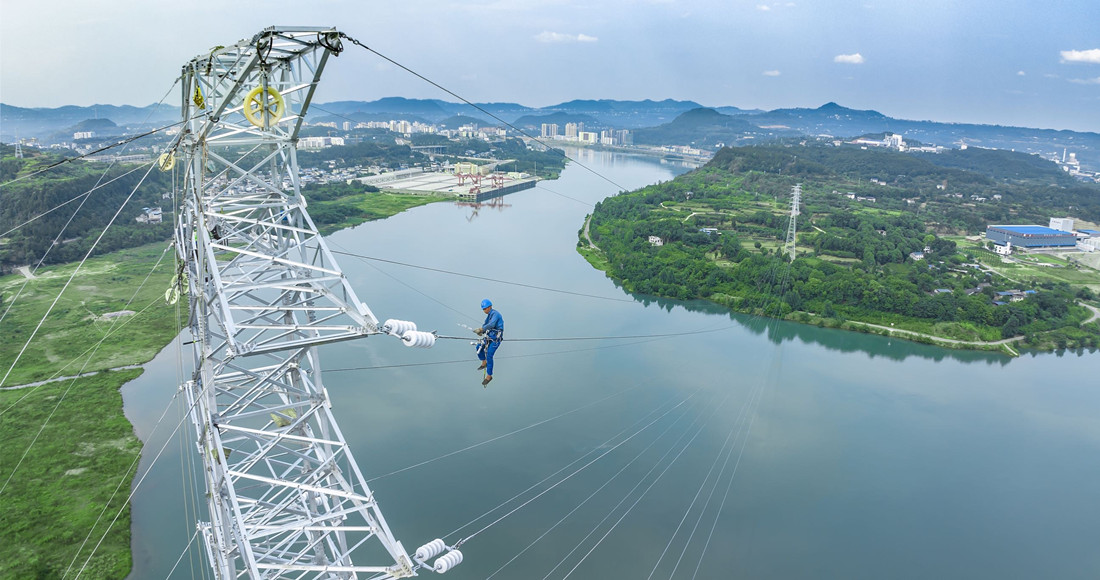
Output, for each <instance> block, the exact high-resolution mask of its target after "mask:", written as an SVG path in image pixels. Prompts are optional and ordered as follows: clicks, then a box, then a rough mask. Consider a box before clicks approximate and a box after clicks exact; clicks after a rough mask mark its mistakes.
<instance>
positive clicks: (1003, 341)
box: [849, 320, 1024, 346]
mask: <svg viewBox="0 0 1100 580" xmlns="http://www.w3.org/2000/svg"><path fill="white" fill-rule="evenodd" d="M849 324H862V325H863V326H869V327H871V328H881V329H882V330H886V331H889V332H890V333H891V334H893V333H901V334H908V335H911V336H923V337H925V338H930V339H932V340H938V341H940V342H946V343H948V344H970V345H975V346H996V345H1000V344H1008V343H1010V342H1016V341H1018V340H1023V339H1024V337H1023V336H1013V337H1012V338H1002V339H1001V340H994V341H992V342H985V341H983V340H958V339H956V338H945V337H943V336H936V335H934V334H925V333H923V332H917V331H915V330H904V329H901V328H894V327H892V326H882V325H880V324H871V323H869V322H859V321H857V320H851V321H849Z"/></svg>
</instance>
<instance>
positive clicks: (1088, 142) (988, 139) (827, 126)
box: [744, 102, 1100, 168]
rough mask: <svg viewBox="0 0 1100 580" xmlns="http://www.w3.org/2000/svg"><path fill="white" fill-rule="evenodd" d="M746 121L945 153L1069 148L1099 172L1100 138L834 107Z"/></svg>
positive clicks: (1042, 151) (790, 111) (782, 111)
mask: <svg viewBox="0 0 1100 580" xmlns="http://www.w3.org/2000/svg"><path fill="white" fill-rule="evenodd" d="M744 119H745V120H746V121H749V122H751V123H753V124H756V125H759V126H761V127H772V126H774V127H780V128H785V129H791V130H794V131H797V132H800V133H804V134H807V135H822V134H825V135H833V136H836V137H840V138H847V137H854V136H857V135H862V134H865V133H882V132H890V133H897V134H900V135H904V136H905V137H906V138H907V139H915V140H917V141H921V142H923V143H926V144H932V145H941V146H944V147H957V146H958V145H961V144H964V143H965V144H968V145H977V146H979V147H984V148H989V149H1007V150H1015V151H1024V152H1027V153H1040V154H1043V155H1052V154H1054V153H1060V152H1061V151H1062V149H1063V148H1068V149H1069V150H1070V151H1073V152H1075V153H1077V158H1078V159H1079V160H1080V161H1081V162H1082V163H1086V164H1088V165H1091V166H1092V167H1094V168H1100V133H1091V132H1082V131H1057V130H1053V129H1031V128H1026V127H1008V126H1001V125H976V124H969V123H938V122H935V121H912V120H906V119H895V118H893V117H888V116H886V115H883V114H882V113H879V112H878V111H862V110H857V109H849V108H847V107H843V106H841V105H838V104H836V103H832V102H830V103H826V104H824V105H822V106H821V107H818V108H816V109H776V110H774V111H768V112H764V113H758V114H753V115H746V116H745V117H744Z"/></svg>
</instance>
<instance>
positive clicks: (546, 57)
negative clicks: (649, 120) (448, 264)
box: [0, 0, 1100, 132]
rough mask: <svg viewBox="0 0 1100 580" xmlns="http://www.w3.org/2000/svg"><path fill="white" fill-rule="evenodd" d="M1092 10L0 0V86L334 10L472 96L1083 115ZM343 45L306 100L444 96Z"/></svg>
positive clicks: (200, 46)
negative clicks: (23, 0) (0, 0)
mask: <svg viewBox="0 0 1100 580" xmlns="http://www.w3.org/2000/svg"><path fill="white" fill-rule="evenodd" d="M1098 22H1100V3H1097V2H1095V1H1090V0H1069V1H1063V2H1052V3H1037V2H1030V1H1026V0H1000V1H993V0H975V1H972V2H956V1H954V0H927V1H924V2H920V3H908V2H895V1H886V0H878V1H876V0H865V1H849V0H828V1H824V2H813V3H811V2H761V1H759V0H754V1H750V2H729V1H726V2H718V1H709V0H704V1H694V2H679V1H676V0H618V1H614V2H598V1H596V2H573V1H571V0H532V1H528V2H515V3H506V2H499V1H496V0H493V1H481V2H479V1H472V2H463V3H450V2H437V1H422V2H407V3H386V4H385V5H370V6H369V7H368V6H367V5H360V4H357V3H352V2H348V1H344V0H323V1H319V2H311V3H308V4H307V3H302V2H295V3H291V2H286V1H285V0H271V1H263V0H242V1H240V2H236V3H231V4H218V5H216V7H215V6H212V5H209V4H195V3H167V2H160V1H154V2H148V1H146V2H138V1H137V0H101V1H99V2H95V3H66V2H58V1H56V0H43V1H39V2H31V3H19V4H15V3H12V2H5V3H4V5H3V7H2V8H0V102H3V103H4V104H7V105H14V106H19V107H51V108H52V107H59V106H63V105H82V106H87V105H93V104H112V105H135V106H145V105H148V104H151V103H155V102H158V101H160V100H161V99H162V98H163V99H164V102H166V103H169V104H176V103H177V102H178V101H179V98H180V96H179V94H178V90H171V91H170V90H169V89H170V87H171V86H172V83H173V80H174V78H175V77H176V76H177V75H178V74H179V70H180V67H181V66H182V65H183V64H184V63H185V62H187V61H188V60H190V59H191V58H194V57H195V56H197V55H199V54H201V53H204V52H206V51H209V50H210V48H211V47H213V46H216V45H224V44H230V43H233V42H236V41H238V40H240V39H242V38H247V37H251V36H252V35H254V34H255V33H256V32H258V31H260V30H261V29H262V28H265V27H266V26H269V25H271V24H272V23H279V24H280V25H303V26H330V25H332V26H335V27H337V28H338V29H340V30H341V31H343V32H345V33H347V34H348V35H350V36H352V37H354V38H357V39H359V40H361V41H362V42H363V43H364V44H366V45H368V46H370V47H372V48H374V49H376V50H378V51H379V52H381V53H382V54H385V55H386V56H388V57H390V58H392V59H393V60H395V61H397V62H399V63H401V64H402V65H405V66H407V67H409V68H411V69H413V70H415V71H417V72H418V73H421V74H423V75H424V76H426V77H428V78H430V79H432V80H433V81H435V82H437V83H439V84H440V85H442V86H445V87H447V88H448V89H450V90H452V91H454V92H455V93H457V94H459V95H462V96H463V97H464V98H467V99H469V100H471V101H475V102H514V103H519V104H522V105H526V106H530V107H545V106H548V105H554V104H557V103H561V102H565V101H570V100H574V99H593V100H598V99H616V100H644V99H653V100H663V99H666V98H672V99H676V100H690V101H695V102H698V103H700V104H702V105H705V106H710V107H720V106H735V107H740V108H744V109H767V110H771V109H776V108H790V107H807V108H816V107H819V106H821V105H822V104H824V103H826V102H829V101H833V102H836V103H839V104H841V105H843V106H846V107H850V108H853V109H874V110H876V111H879V112H881V113H883V114H885V115H888V116H890V117H895V118H900V119H913V120H930V121H940V122H956V123H979V124H1000V125H1017V126H1024V127H1035V128H1044V129H1071V130H1076V131H1091V132H1100V33H1098V32H1097V30H1098V28H1097V23H1098ZM169 27H170V28H169ZM345 48H346V50H345V52H344V54H342V55H341V56H340V58H338V59H335V60H333V61H331V62H330V63H329V67H328V69H327V70H326V73H325V77H324V80H323V82H322V85H321V87H320V89H319V90H318V95H317V99H318V100H319V101H320V102H331V101H339V100H362V101H372V100H376V99H379V98H383V97H390V96H401V97H407V98H419V99H442V100H448V101H454V99H453V98H452V97H450V95H447V94H445V93H442V92H440V91H439V90H438V89H437V88H435V87H433V86H431V85H429V84H428V83H425V82H424V81H422V80H420V79H417V78H416V77H414V76H412V75H410V74H409V73H407V72H406V71H403V70H401V69H400V68H398V67H396V66H394V65H392V64H390V63H388V62H386V61H384V60H382V59H380V58H378V57H377V56H375V55H372V54H369V53H367V52H366V51H364V50H362V49H360V48H359V47H356V46H353V45H351V44H350V43H346V44H345Z"/></svg>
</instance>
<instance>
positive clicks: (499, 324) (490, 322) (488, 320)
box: [477, 308, 504, 377]
mask: <svg viewBox="0 0 1100 580" xmlns="http://www.w3.org/2000/svg"><path fill="white" fill-rule="evenodd" d="M481 328H483V329H485V337H484V338H482V339H481V343H480V344H478V347H477V358H478V359H479V360H483V361H485V362H486V365H485V374H487V375H489V376H490V377H491V376H493V354H494V353H496V351H497V348H498V347H499V346H500V341H502V340H504V318H503V317H502V316H501V315H500V312H497V311H496V310H495V309H493V308H490V309H489V314H488V315H486V316H485V323H484V324H482V325H481Z"/></svg>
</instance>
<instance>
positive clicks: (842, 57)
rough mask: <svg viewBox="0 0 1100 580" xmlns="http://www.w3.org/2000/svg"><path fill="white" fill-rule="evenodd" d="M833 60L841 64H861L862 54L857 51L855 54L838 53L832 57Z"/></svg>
mask: <svg viewBox="0 0 1100 580" xmlns="http://www.w3.org/2000/svg"><path fill="white" fill-rule="evenodd" d="M833 62H839V63H843V64H863V55H862V54H860V53H858V52H857V53H855V54H838V55H836V56H834V57H833Z"/></svg>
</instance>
